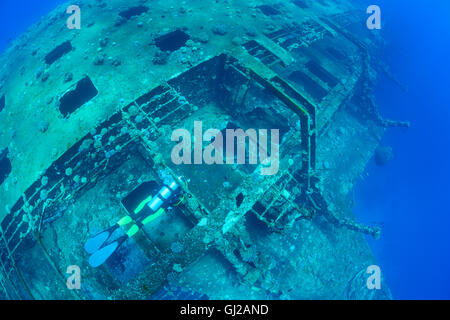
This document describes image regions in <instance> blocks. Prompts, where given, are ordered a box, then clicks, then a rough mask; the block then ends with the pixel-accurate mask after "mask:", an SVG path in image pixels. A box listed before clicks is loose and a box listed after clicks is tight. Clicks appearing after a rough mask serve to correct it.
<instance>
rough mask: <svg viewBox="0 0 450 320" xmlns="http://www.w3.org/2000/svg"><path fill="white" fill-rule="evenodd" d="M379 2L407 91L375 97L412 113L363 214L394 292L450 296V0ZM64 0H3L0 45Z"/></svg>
mask: <svg viewBox="0 0 450 320" xmlns="http://www.w3.org/2000/svg"><path fill="white" fill-rule="evenodd" d="M358 2H359V3H364V5H362V6H361V9H362V10H364V6H365V7H367V6H368V5H369V4H377V5H379V6H380V7H381V9H382V19H383V36H384V37H385V39H386V40H387V42H388V46H387V48H386V50H385V53H384V57H383V58H384V59H385V61H387V62H388V64H389V65H390V67H391V68H392V70H393V72H394V74H396V75H397V76H398V78H399V80H400V81H401V82H403V83H404V84H405V85H407V87H408V88H409V90H408V92H406V93H405V92H403V91H402V90H400V89H399V88H398V87H396V86H395V85H394V84H393V83H392V82H391V81H390V80H388V79H382V81H381V82H380V84H379V86H378V88H377V91H376V101H377V103H378V105H379V106H380V111H381V114H382V115H383V116H385V117H387V118H392V119H398V120H408V121H411V123H412V127H411V128H410V129H408V130H403V129H389V130H388V132H387V134H386V136H385V138H384V140H383V143H384V144H386V145H389V146H392V147H393V150H394V159H393V160H392V162H391V163H390V164H388V165H387V166H385V167H377V166H376V165H375V163H374V162H373V161H372V162H371V163H370V165H369V167H368V169H367V170H368V173H369V176H368V177H367V178H366V179H365V180H364V181H361V182H360V183H359V184H358V185H357V188H356V191H355V200H356V208H355V210H356V216H357V219H358V220H359V221H362V222H365V223H368V224H371V223H373V222H375V223H381V222H382V223H383V224H384V228H383V234H382V237H381V239H379V240H376V241H375V240H372V239H368V240H369V242H370V245H371V247H372V249H373V250H374V253H375V255H376V257H377V259H378V261H379V264H380V266H381V269H382V272H383V274H384V276H385V278H386V280H387V283H388V284H389V286H390V288H391V290H392V293H393V296H394V298H396V299H450V274H449V270H450V233H449V231H448V229H449V227H450V205H449V201H450V200H449V195H450V187H449V186H450V183H449V181H450V166H449V163H450V133H449V127H448V125H449V123H450V110H449V106H450V103H449V101H450V99H449V95H450V80H449V75H450V63H449V57H450V37H449V30H450V2H449V1H446V0H429V1H423V0H420V1H406V0H403V1H392V0H376V1H375V0H374V1H358ZM59 3H61V1H54V0H42V1H34V0H16V1H7V0H0V30H1V31H0V51H3V50H4V49H5V48H6V47H7V46H8V44H9V40H10V39H13V38H16V37H17V36H19V35H20V34H21V33H22V32H24V31H25V30H26V29H27V28H28V27H29V26H30V25H31V24H32V23H34V22H36V21H37V20H38V19H39V18H40V17H41V16H43V15H45V14H46V13H48V12H49V11H50V10H52V9H54V8H55V7H56V6H57V5H58V4H59Z"/></svg>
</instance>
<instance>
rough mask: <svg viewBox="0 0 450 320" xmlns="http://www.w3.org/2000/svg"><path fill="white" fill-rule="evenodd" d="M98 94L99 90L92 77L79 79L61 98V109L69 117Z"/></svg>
mask: <svg viewBox="0 0 450 320" xmlns="http://www.w3.org/2000/svg"><path fill="white" fill-rule="evenodd" d="M97 94H98V90H97V88H96V87H95V86H94V84H93V83H92V81H91V79H90V78H89V77H85V78H83V79H81V80H80V81H78V83H77V85H76V87H75V88H74V89H73V90H70V91H68V92H67V93H65V94H64V95H63V96H62V98H61V99H60V100H59V102H60V104H59V111H61V113H62V114H63V116H64V117H68V116H69V115H70V114H72V113H73V112H74V111H75V110H77V109H78V108H80V107H81V106H82V105H84V104H85V103H86V102H88V101H90V100H91V99H93V98H94V97H95V96H96V95H97Z"/></svg>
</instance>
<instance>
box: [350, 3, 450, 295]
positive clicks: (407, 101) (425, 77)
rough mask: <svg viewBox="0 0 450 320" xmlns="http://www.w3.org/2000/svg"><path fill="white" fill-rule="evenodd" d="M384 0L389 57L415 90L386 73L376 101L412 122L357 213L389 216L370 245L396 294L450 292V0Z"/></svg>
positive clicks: (361, 188) (373, 172) (396, 137)
mask: <svg viewBox="0 0 450 320" xmlns="http://www.w3.org/2000/svg"><path fill="white" fill-rule="evenodd" d="M375 2H377V4H378V5H379V6H380V8H381V10H382V21H383V26H382V28H383V36H384V38H385V39H386V40H387V42H388V45H387V48H386V50H385V52H384V57H383V58H384V59H385V61H387V62H388V64H389V65H390V67H391V68H392V70H393V72H394V74H396V75H397V77H398V78H399V79H400V81H401V82H402V83H404V84H405V85H407V87H408V88H409V90H408V92H406V93H405V92H403V91H402V90H400V89H399V88H398V87H397V86H395V85H394V84H393V83H392V82H391V81H389V80H387V79H383V80H382V81H380V84H379V86H378V88H377V90H376V101H377V104H378V105H379V108H380V112H381V114H382V115H383V116H385V117H388V118H393V119H399V120H402V119H405V120H408V121H411V123H412V127H411V128H410V129H407V130H399V129H389V130H388V131H387V134H386V135H385V137H384V140H383V144H385V145H389V146H391V147H392V148H393V152H394V158H393V160H392V162H391V163H390V164H388V165H387V166H386V167H377V166H376V165H375V163H374V161H372V163H371V164H370V165H369V167H368V173H369V177H368V178H366V179H365V180H364V181H361V182H360V183H359V184H358V186H357V188H356V191H355V193H356V205H357V207H356V216H357V218H358V220H360V221H363V222H366V223H371V222H382V223H383V224H384V229H383V233H382V237H381V239H379V240H375V241H374V240H371V239H369V241H370V245H371V247H372V248H373V250H374V252H375V255H376V257H377V259H378V261H379V263H380V267H381V269H382V272H383V273H384V276H385V277H386V280H387V282H388V284H389V286H390V288H391V290H392V293H393V296H394V298H396V299H449V298H450V273H449V271H450V233H449V227H450V202H449V198H450V166H449V164H450V131H449V125H450V80H449V76H450V62H449V58H450V36H449V31H450V2H449V1H445V0H430V1H392V0H380V1H364V3H365V4H366V5H368V4H369V3H370V4H373V3H375Z"/></svg>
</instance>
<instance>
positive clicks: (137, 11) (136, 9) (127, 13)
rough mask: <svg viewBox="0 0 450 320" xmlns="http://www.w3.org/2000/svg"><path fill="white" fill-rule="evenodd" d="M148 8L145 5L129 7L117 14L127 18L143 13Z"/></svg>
mask: <svg viewBox="0 0 450 320" xmlns="http://www.w3.org/2000/svg"><path fill="white" fill-rule="evenodd" d="M148 10H149V9H148V7H146V6H137V7H131V8H128V9H127V10H124V11H121V12H120V13H119V16H121V17H122V18H124V19H127V20H129V19H131V18H133V17H136V16H139V15H141V14H143V13H146V12H147V11H148Z"/></svg>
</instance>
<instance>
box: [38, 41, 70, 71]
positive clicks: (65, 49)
mask: <svg viewBox="0 0 450 320" xmlns="http://www.w3.org/2000/svg"><path fill="white" fill-rule="evenodd" d="M72 49H73V47H72V44H71V43H70V41H66V42H63V43H61V44H60V45H59V46H57V47H56V48H55V49H53V50H52V51H50V52H49V53H48V54H47V55H46V56H45V62H46V63H47V64H48V65H50V64H52V63H54V62H56V61H57V60H58V59H60V58H61V57H62V56H64V55H65V54H67V53H69V52H70V51H72Z"/></svg>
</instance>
